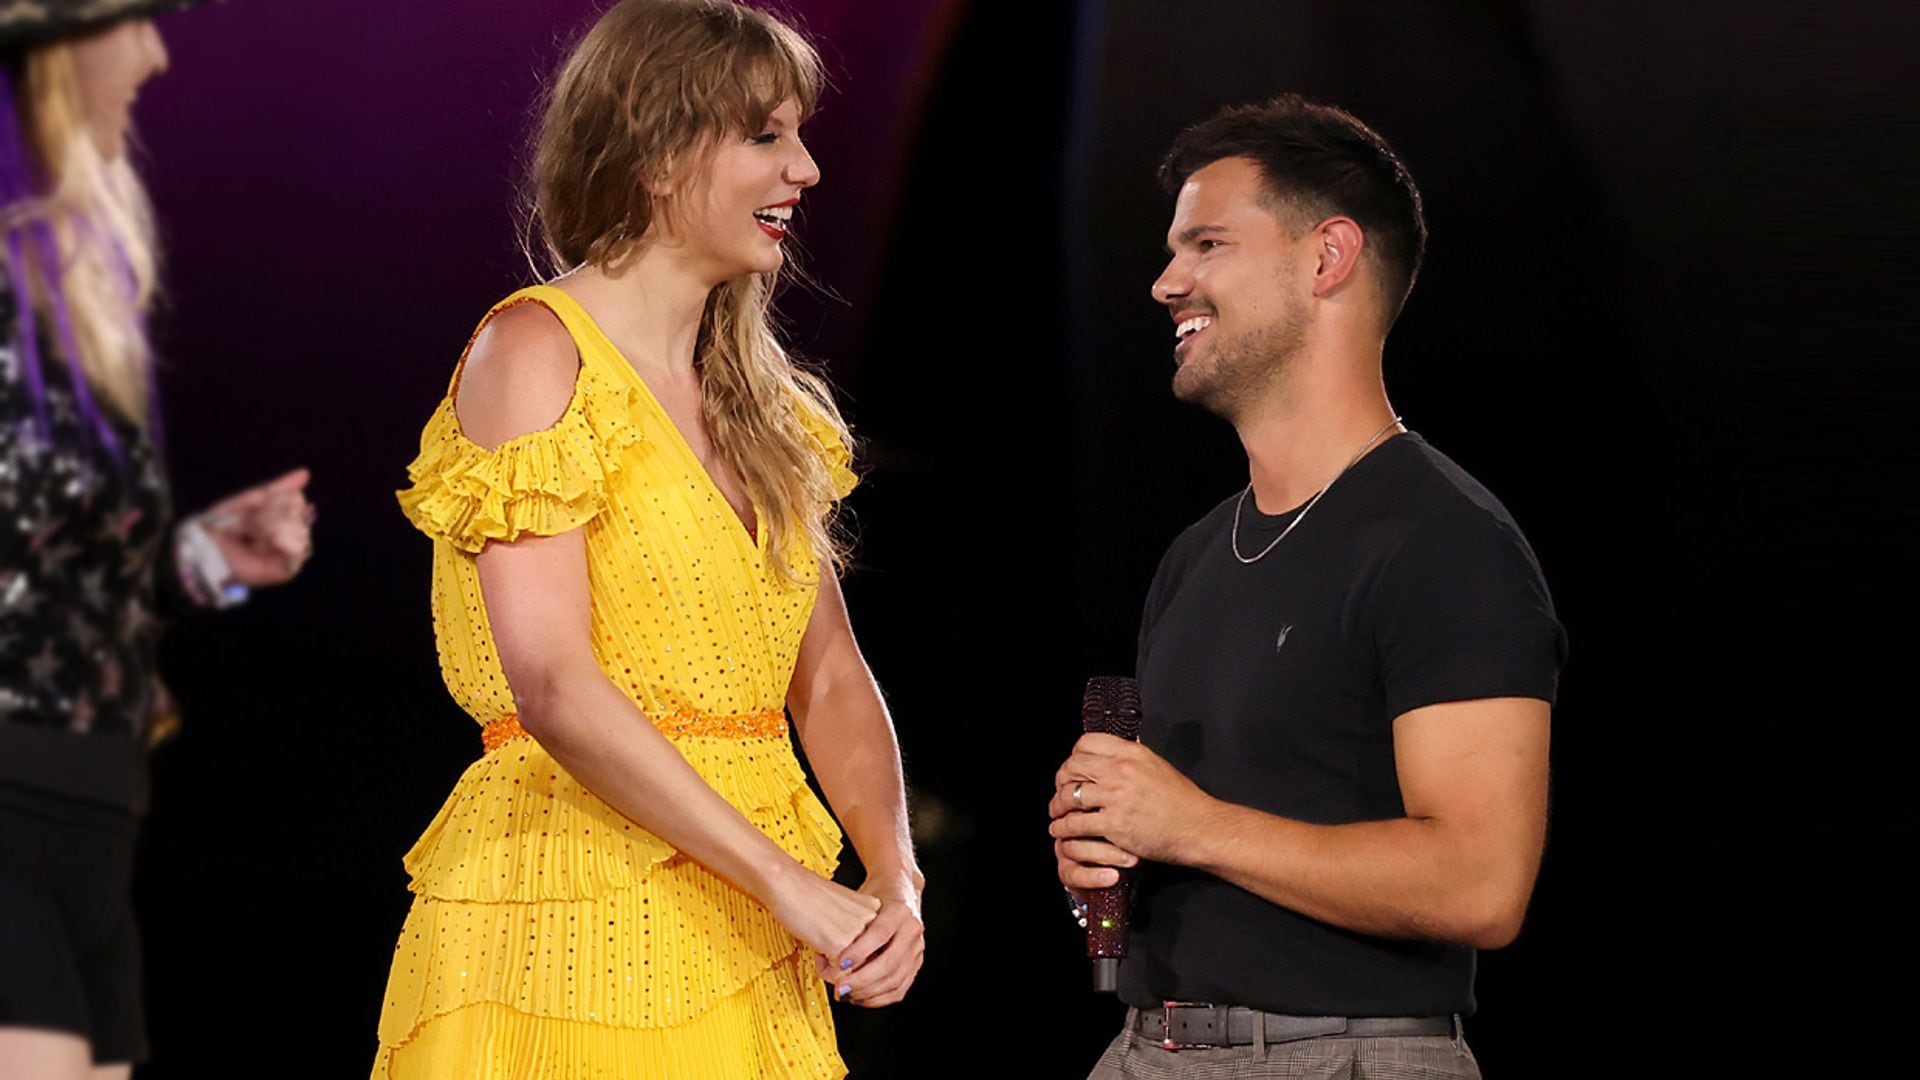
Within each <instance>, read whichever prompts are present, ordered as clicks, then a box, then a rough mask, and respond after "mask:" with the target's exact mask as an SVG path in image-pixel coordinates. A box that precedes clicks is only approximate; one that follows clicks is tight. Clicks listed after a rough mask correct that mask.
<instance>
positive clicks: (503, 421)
mask: <svg viewBox="0 0 1920 1080" xmlns="http://www.w3.org/2000/svg"><path fill="white" fill-rule="evenodd" d="M580 364H581V359H580V351H579V347H578V346H577V345H576V344H575V343H574V340H573V335H572V334H571V333H570V332H569V331H568V329H567V326H566V324H565V323H564V322H562V321H561V319H560V316H559V315H558V314H557V313H555V312H554V311H553V310H552V309H551V308H549V307H547V306H546V305H545V304H543V303H539V302H537V301H535V300H534V299H533V298H531V297H527V298H524V299H523V300H515V301H509V302H508V303H507V304H506V305H504V306H502V307H500V308H496V309H495V310H494V311H493V312H492V313H491V315H490V316H489V317H488V319H487V320H486V322H485V323H484V324H483V325H482V326H481V327H480V329H479V331H478V332H477V333H475V334H474V337H473V342H472V343H471V344H470V345H468V346H467V353H466V357H465V359H464V360H462V361H461V367H460V373H459V377H458V379H457V380H456V381H455V384H454V391H453V392H454V408H455V411H456V413H457V415H458V417H459V421H460V428H461V430H462V431H464V432H465V433H466V436H467V438H469V439H471V440H472V441H473V442H474V443H476V444H478V445H480V446H483V447H493V446H498V445H499V444H500V443H503V442H506V441H507V440H508V439H511V438H514V437H516V436H519V435H524V434H527V433H528V432H532V431H540V430H542V429H545V428H548V427H552V426H553V424H554V423H555V422H556V421H557V420H559V418H560V417H561V416H562V415H563V414H564V413H565V412H566V411H567V407H568V405H569V404H570V403H571V402H572V401H573V399H574V394H575V385H576V383H577V382H578V381H579V377H580Z"/></svg>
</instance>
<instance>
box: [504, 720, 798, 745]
mask: <svg viewBox="0 0 1920 1080" xmlns="http://www.w3.org/2000/svg"><path fill="white" fill-rule="evenodd" d="M648 719H650V720H652V721H653V726H654V727H657V728H659V729H660V731H661V733H662V734H665V735H667V736H668V737H669V738H672V737H677V736H681V735H694V736H704V737H707V738H714V739H771V738H776V737H779V736H783V735H785V734H786V733H787V714H786V711H785V710H783V709H762V710H761V711H759V712H756V713H734V714H731V715H726V716H717V715H714V714H712V713H702V712H692V711H690V710H681V711H679V712H671V713H668V714H666V715H665V716H658V717H648ZM526 737H527V729H526V728H523V727H521V726H520V718H519V717H517V716H506V717H502V718H500V719H498V720H495V721H494V722H493V723H491V724H488V725H487V726H486V727H483V728H481V729H480V745H481V746H483V747H485V748H486V749H487V751H488V752H489V753H491V752H492V751H494V750H497V749H499V748H500V747H502V746H504V745H506V744H507V743H510V742H512V741H513V740H515V739H524V738H526Z"/></svg>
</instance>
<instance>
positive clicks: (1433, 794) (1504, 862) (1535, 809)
mask: <svg viewBox="0 0 1920 1080" xmlns="http://www.w3.org/2000/svg"><path fill="white" fill-rule="evenodd" d="M1549 711H1550V710H1549V706H1548V705H1547V703H1546V702H1545V701H1540V700H1536V699H1533V698H1488V699H1483V700H1479V701H1461V702H1450V703H1447V704H1442V705H1430V706H1427V707H1425V708H1419V709H1414V710H1412V711H1411V712H1407V713H1405V714H1402V715H1401V716H1400V717H1399V718H1398V719H1397V720H1395V721H1394V725H1393V744H1394V763H1395V766H1396V768H1397V770H1398V772H1399V777H1400V791H1401V799H1402V802H1403V803H1404V805H1405V807H1406V812H1407V815H1406V816H1405V817H1403V818H1395V819H1392V820H1387V821H1369V822H1359V823H1355V824H1351V825H1311V824H1307V823H1306V822H1301V821H1294V820H1290V819H1287V818H1282V817H1277V816H1275V815H1272V814H1268V813H1263V812H1261V811H1259V810H1254V809H1252V808H1250V807H1245V806H1238V805H1235V804H1232V803H1227V802H1222V801H1221V800H1219V799H1215V798H1213V797H1212V796H1210V795H1208V794H1207V793H1206V792H1204V791H1202V790H1200V788H1198V787H1197V786H1195V785H1194V783H1193V782H1192V781H1190V780H1188V779H1187V778H1186V777H1185V776H1183V775H1181V774H1180V772H1179V771H1177V770H1176V769H1174V767H1173V766H1171V765H1169V764H1168V763H1167V762H1166V760H1165V759H1163V758H1161V757H1160V756H1158V755H1157V754H1155V753H1154V752H1153V751H1151V750H1148V749H1147V748H1146V747H1144V746H1141V745H1139V744H1138V743H1130V742H1125V741H1123V740H1120V739H1116V738H1113V737H1111V736H1106V735H1087V736H1084V737H1082V738H1081V740H1080V741H1079V742H1078V743H1077V744H1075V746H1074V751H1073V755H1072V756H1071V757H1069V758H1068V759H1067V761H1066V764H1064V765H1062V766H1061V767H1060V771H1059V773H1058V774H1057V775H1056V776H1055V790H1054V796H1053V801H1052V803H1051V804H1050V806H1049V808H1048V809H1049V812H1050V813H1051V814H1052V815H1053V818H1054V821H1053V825H1052V829H1051V831H1052V833H1053V836H1054V838H1055V839H1054V850H1055V853H1056V855H1057V857H1058V859H1059V871H1060V880H1061V881H1062V882H1064V883H1065V884H1067V885H1068V886H1069V887H1072V888H1097V887H1100V886H1103V885H1111V884H1113V882H1114V881H1115V880H1116V877H1117V875H1116V873H1115V871H1114V870H1112V869H1110V868H1111V867H1114V866H1131V865H1133V864H1134V863H1135V862H1137V861H1139V860H1141V859H1146V860H1151V861H1155V862H1165V863H1173V864H1177V865H1181V866H1190V867H1194V868H1195V869H1199V870H1203V871H1205V872H1207V873H1210V874H1213V875H1215V876H1217V877H1220V878H1222V879H1224V880H1226V881H1230V882H1232V883H1234V884H1235V885H1238V886H1240V887H1241V888H1243V889H1246V890H1247V891H1249V892H1251V893H1254V894H1255V895H1258V896H1261V897H1264V898H1265V899H1267V900H1270V901H1272V902H1273V903H1276V904H1279V905H1281V906H1282V907H1286V908H1289V909H1291V910H1293V911H1297V912H1300V913H1301V914H1303V915H1307V916H1310V917H1312V918H1315V919H1319V920H1320V921H1322V922H1327V923H1332V924H1334V925H1336V926H1342V927H1346V928H1347V929H1350V930H1356V931H1359V932H1361V933H1366V934H1374V935H1377V936H1382V937H1408V938H1430V939H1435V940H1440V941H1453V942H1459V943H1461V944H1466V945H1472V946H1474V947H1476V948H1481V949H1494V948H1499V947H1501V946H1503V945H1506V944H1508V943H1509V942H1511V941H1512V940H1513V939H1514V938H1515V937H1516V936H1518V935H1519V933H1520V923H1521V920H1522V919H1523V917H1524V916H1525V914H1526V909H1527V900H1528V898H1529V896H1531V895H1532V892H1533V881H1534V876H1535V875H1536V874H1537V873H1538V872H1539V869H1540V854H1541V850H1542V848H1543V847H1544V845H1545V842H1546V826H1547V743H1548V729H1549V724H1548V714H1549ZM1076 783H1077V784H1080V785H1081V800H1080V801H1081V806H1082V807H1084V808H1085V809H1076V807H1075V805H1074V800H1073V788H1074V785H1075V784H1076ZM1097 838H1105V842H1102V841H1101V840H1100V839H1097Z"/></svg>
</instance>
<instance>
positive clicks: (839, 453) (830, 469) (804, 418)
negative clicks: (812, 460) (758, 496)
mask: <svg viewBox="0 0 1920 1080" xmlns="http://www.w3.org/2000/svg"><path fill="white" fill-rule="evenodd" d="M794 411H795V412H796V413H798V414H799V416H800V426H801V427H803V428H805V429H806V431H807V437H808V438H810V439H812V440H813V448H814V450H815V451H816V452H817V453H819V455H820V460H821V461H823V462H825V463H826V466H827V475H828V476H829V477H830V478H831V479H832V480H833V497H834V498H835V499H844V498H846V497H847V495H848V494H849V493H851V492H852V491H853V489H854V487H855V486H856V485H858V484H859V483H860V477H859V475H858V474H856V473H855V472H854V471H853V468H852V465H853V452H852V451H851V450H849V449H848V448H847V443H846V440H845V439H843V438H841V437H840V433H839V432H838V431H835V430H834V428H833V424H832V423H830V422H829V421H828V420H827V418H826V417H825V416H823V415H821V413H820V407H819V406H818V405H815V404H814V403H813V402H812V401H811V400H809V399H807V398H806V397H804V396H802V397H800V398H799V400H797V401H796V402H795V403H794Z"/></svg>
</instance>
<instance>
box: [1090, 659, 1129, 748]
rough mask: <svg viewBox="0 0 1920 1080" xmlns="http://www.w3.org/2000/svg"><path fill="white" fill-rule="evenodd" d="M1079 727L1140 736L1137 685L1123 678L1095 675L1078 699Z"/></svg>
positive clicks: (1121, 734)
mask: <svg viewBox="0 0 1920 1080" xmlns="http://www.w3.org/2000/svg"><path fill="white" fill-rule="evenodd" d="M1080 726H1081V727H1082V729H1084V730H1086V731H1088V732H1096V733H1099V734H1102V735H1115V736H1118V737H1119V738H1122V739H1137V738H1139V737H1140V684H1139V683H1136V682H1134V681H1133V680H1132V679H1129V678H1127V677H1125V676H1122V675H1097V676H1095V677H1093V678H1091V679H1088V680H1087V692H1086V695H1085V696H1084V697H1082V698H1081V700H1080Z"/></svg>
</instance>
